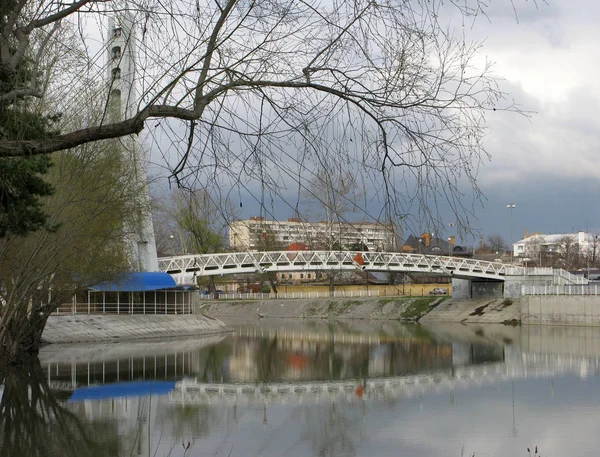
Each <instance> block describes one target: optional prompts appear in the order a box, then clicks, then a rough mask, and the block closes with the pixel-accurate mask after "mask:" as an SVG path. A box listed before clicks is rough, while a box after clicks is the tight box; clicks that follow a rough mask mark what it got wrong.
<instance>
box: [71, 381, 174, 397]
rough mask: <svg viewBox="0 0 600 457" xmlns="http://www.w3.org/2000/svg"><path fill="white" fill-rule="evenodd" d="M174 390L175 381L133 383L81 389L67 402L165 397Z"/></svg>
mask: <svg viewBox="0 0 600 457" xmlns="http://www.w3.org/2000/svg"><path fill="white" fill-rule="evenodd" d="M173 389H175V381H133V382H119V383H113V384H103V385H99V386H89V387H82V388H81V389H77V390H76V391H75V392H73V395H71V396H70V397H69V400H68V401H69V402H72V401H83V400H103V399H105V398H119V397H141V396H147V395H166V394H168V393H169V392H171V391H172V390H173Z"/></svg>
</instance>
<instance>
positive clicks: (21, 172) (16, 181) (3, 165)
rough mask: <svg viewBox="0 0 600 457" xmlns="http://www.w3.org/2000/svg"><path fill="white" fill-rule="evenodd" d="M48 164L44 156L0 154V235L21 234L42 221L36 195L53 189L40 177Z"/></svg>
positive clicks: (44, 214)
mask: <svg viewBox="0 0 600 457" xmlns="http://www.w3.org/2000/svg"><path fill="white" fill-rule="evenodd" d="M51 164H52V162H51V160H50V158H49V157H48V156H37V157H31V158H27V159H23V158H0V237H5V236H6V235H8V234H9V233H12V234H16V235H25V234H27V233H29V232H33V231H35V230H38V229H39V228H41V227H44V226H45V225H46V221H47V218H48V215H47V214H46V213H44V211H43V203H42V201H41V199H40V197H43V196H48V195H51V193H52V191H53V187H52V186H51V185H50V184H49V183H47V182H46V181H44V179H43V178H42V175H45V174H47V173H48V170H49V169H50V166H51Z"/></svg>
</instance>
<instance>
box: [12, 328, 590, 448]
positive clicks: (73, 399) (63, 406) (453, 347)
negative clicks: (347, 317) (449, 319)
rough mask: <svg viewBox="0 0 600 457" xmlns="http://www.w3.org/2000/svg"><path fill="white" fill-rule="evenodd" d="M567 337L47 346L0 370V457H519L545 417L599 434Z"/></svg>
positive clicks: (584, 362) (505, 334)
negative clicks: (27, 362)
mask: <svg viewBox="0 0 600 457" xmlns="http://www.w3.org/2000/svg"><path fill="white" fill-rule="evenodd" d="M494 332H500V333H499V334H498V335H493V334H494ZM568 332H570V333H569V334H568V336H565V333H561V332H560V331H558V330H552V331H548V332H541V331H540V330H539V328H535V329H531V330H529V329H527V328H517V329H502V330H498V328H496V327H494V328H490V329H488V328H469V327H464V326H459V327H457V328H451V327H443V328H435V329H431V330H428V331H426V330H425V329H423V328H422V327H419V326H412V327H410V326H401V325H390V324H382V325H381V326H374V325H373V324H371V325H370V326H367V325H366V324H364V323H361V324H344V325H342V326H337V325H332V324H331V323H326V322H323V323H308V324H307V323H302V325H299V324H297V323H296V324H294V325H291V324H287V323H272V322H271V323H269V322H261V324H260V326H253V327H250V326H245V327H243V328H239V329H237V330H236V331H235V332H234V333H232V334H231V335H228V336H227V337H220V338H215V339H212V340H206V339H204V340H185V341H169V342H165V343H164V344H163V343H155V342H148V343H145V344H141V343H136V344H134V345H131V344H124V343H117V344H111V345H100V346H87V347H82V346H71V347H66V346H65V347H58V346H54V347H52V346H48V347H47V348H44V350H43V351H42V353H41V354H40V360H41V364H39V363H37V364H34V365H32V366H31V367H28V368H27V369H26V371H25V372H24V373H20V374H19V373H17V372H16V371H14V370H13V371H12V372H6V374H5V382H4V386H3V388H4V392H3V395H2V411H1V412H2V437H1V439H2V442H1V443H0V444H1V446H2V447H1V449H2V454H1V455H6V456H9V455H11V456H12V455H21V456H24V457H25V456H29V455H33V456H40V457H42V456H54V455H75V454H77V455H78V456H83V455H86V456H87V455H91V456H95V455H111V456H129V455H135V456H167V455H168V456H184V455H185V456H186V457H191V456H200V455H214V456H227V455H231V457H235V456H271V455H272V456H284V455H288V456H332V457H334V456H355V455H356V456H358V455H382V456H386V455H390V456H392V455H394V456H396V455H414V456H419V455H428V456H436V455H440V456H441V455H460V449H461V445H464V448H465V453H472V452H476V454H477V455H490V456H492V455H494V456H498V457H500V456H506V455H525V454H524V453H523V452H521V451H522V450H524V449H525V448H526V447H527V446H528V445H531V444H532V441H527V442H525V441H526V440H532V439H535V440H536V441H535V443H536V444H542V443H543V439H544V436H545V435H544V430H545V429H544V430H541V429H540V427H547V428H548V427H550V429H552V430H554V429H553V428H552V427H553V426H554V422H552V420H553V419H554V418H555V417H559V418H560V420H561V421H563V419H564V418H565V417H568V418H569V420H570V421H571V422H573V423H578V424H579V425H578V426H579V428H578V429H577V430H573V428H572V427H571V428H569V427H564V428H565V429H568V433H571V434H576V433H580V434H581V431H580V429H581V428H582V427H583V429H585V426H586V425H588V424H590V425H593V426H597V425H600V424H598V420H596V419H591V418H590V416H589V414H588V413H587V412H588V411H593V412H595V411H598V410H600V400H598V402H596V401H595V400H594V401H591V399H593V398H600V395H598V393H600V386H599V385H598V382H597V379H596V378H594V377H592V376H597V374H598V373H599V372H600V370H599V367H600V360H599V357H598V356H597V355H596V353H600V351H598V352H595V350H592V351H590V352H591V353H589V354H587V353H586V354H583V355H576V354H575V353H574V351H575V350H581V348H584V347H585V348H594V347H595V344H596V343H595V341H600V333H598V337H597V338H596V337H595V336H594V337H593V338H592V342H591V343H590V341H587V340H586V341H587V344H582V341H581V338H588V337H589V334H586V335H587V336H584V337H582V336H581V335H579V337H576V335H575V334H574V333H573V331H572V330H568ZM578 338H579V339H578ZM507 341H509V342H510V343H511V344H508V345H507ZM569 345H571V348H572V349H571V350H565V348H569ZM544 348H546V349H547V348H555V349H556V350H554V349H553V350H552V352H551V353H549V352H544ZM577 348H579V349H577ZM573 375H575V376H576V377H575V378H572V376H573ZM22 376H26V377H25V378H22V379H21V377H22ZM571 379H574V380H575V381H576V383H575V384H574V387H571V386H572V385H573V384H572V382H571V381H570V380H571ZM582 380H587V381H586V382H585V383H584V382H583V381H582ZM579 392H585V398H583V399H582V400H581V406H579V405H578V402H579V400H578V399H577V395H579ZM582 395H583V394H582ZM565 399H569V400H568V401H567V403H564V402H565V401H566V400H565ZM596 403H598V405H597V407H596ZM539 405H543V409H540V406H539ZM552 408H554V409H552ZM594 414H595V413H594ZM580 416H581V417H583V418H584V419H583V422H581V421H580V422H581V423H579V422H578V421H577V420H576V419H574V418H575V417H577V418H579V417H580ZM594 417H595V416H594ZM561 423H562V422H561ZM432 430H433V431H435V433H432ZM560 430H562V429H560ZM553 433H554V434H557V433H558V434H560V432H557V431H554V432H553ZM565 433H566V432H565ZM31 436H35V437H39V439H35V440H31V439H30V437H31ZM587 437H588V435H582V436H579V437H578V439H579V440H580V441H579V442H581V443H583V444H582V445H581V446H583V447H579V448H578V449H577V452H574V453H575V454H580V453H581V452H578V451H580V450H581V449H584V450H587V448H586V438H587ZM589 437H595V432H594V433H589ZM25 438H27V439H25ZM579 442H578V443H579ZM578 446H580V445H579V444H578ZM542 449H544V448H543V447H542ZM59 450H60V451H59ZM486 453H487V454H486ZM561 454H562V453H561ZM556 455H558V454H556Z"/></svg>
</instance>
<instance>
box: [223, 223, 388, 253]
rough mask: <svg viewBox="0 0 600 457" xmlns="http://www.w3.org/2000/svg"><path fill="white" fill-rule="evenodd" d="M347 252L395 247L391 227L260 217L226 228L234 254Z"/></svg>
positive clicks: (382, 249) (386, 225)
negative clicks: (341, 250) (315, 251)
mask: <svg viewBox="0 0 600 457" xmlns="http://www.w3.org/2000/svg"><path fill="white" fill-rule="evenodd" d="M290 245H295V246H293V247H292V249H294V248H295V249H302V248H305V249H311V250H320V249H323V250H327V249H350V248H352V247H359V246H360V247H361V248H362V249H365V248H366V249H367V250H369V251H388V250H393V249H394V247H395V246H396V230H395V226H394V225H393V224H376V223H370V222H353V223H349V222H306V221H302V220H300V219H298V218H290V219H288V220H287V221H270V220H265V219H264V218H262V217H251V218H250V219H248V220H243V221H234V222H232V223H231V225H230V228H229V247H230V248H231V249H232V250H233V251H260V250H279V249H281V250H285V249H288V248H289V247H290Z"/></svg>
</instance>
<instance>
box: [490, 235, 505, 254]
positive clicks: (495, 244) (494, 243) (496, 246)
mask: <svg viewBox="0 0 600 457" xmlns="http://www.w3.org/2000/svg"><path fill="white" fill-rule="evenodd" d="M487 245H488V246H489V247H490V249H491V250H492V251H493V252H504V250H505V249H506V242H505V241H504V238H502V236H501V235H490V236H488V237H487Z"/></svg>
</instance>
